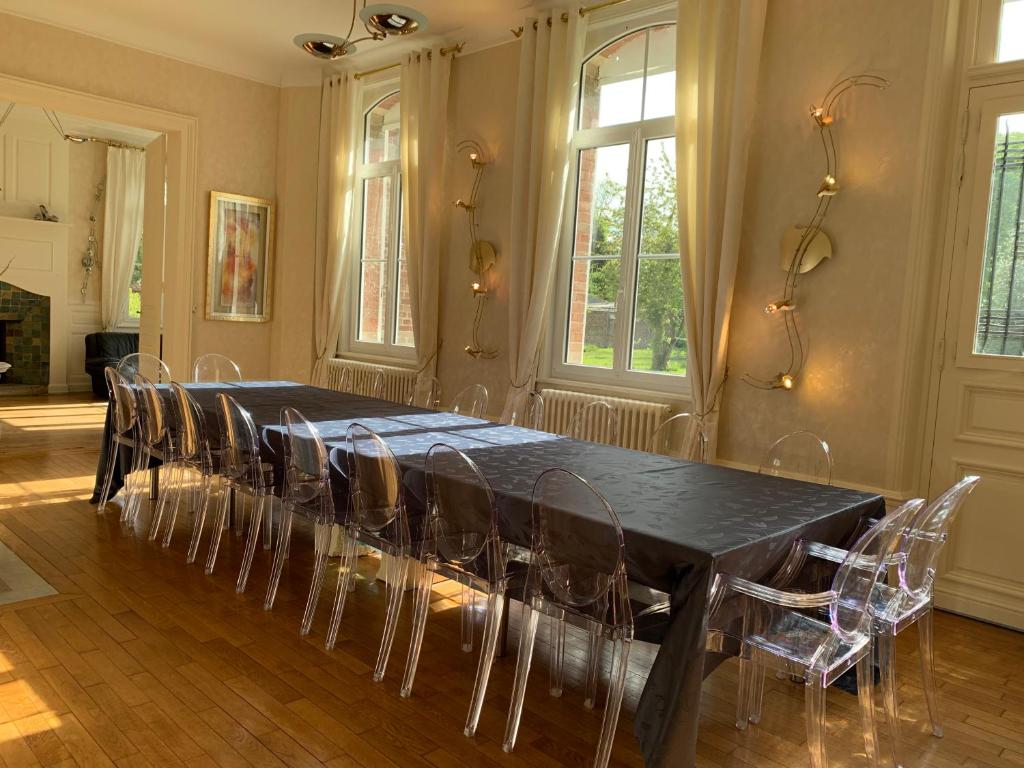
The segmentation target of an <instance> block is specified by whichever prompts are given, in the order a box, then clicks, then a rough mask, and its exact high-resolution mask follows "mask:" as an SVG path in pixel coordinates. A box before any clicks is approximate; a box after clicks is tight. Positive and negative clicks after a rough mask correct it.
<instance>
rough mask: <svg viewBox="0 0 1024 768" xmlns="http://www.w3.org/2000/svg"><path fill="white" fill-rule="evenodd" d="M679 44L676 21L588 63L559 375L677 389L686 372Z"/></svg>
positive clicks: (566, 249) (563, 290)
mask: <svg viewBox="0 0 1024 768" xmlns="http://www.w3.org/2000/svg"><path fill="white" fill-rule="evenodd" d="M675 35H676V31H675V24H661V25H656V26H650V27H646V28H643V29H639V30H637V31H633V32H630V33H629V34H627V35H625V36H623V37H619V38H617V39H615V40H613V41H612V42H610V43H607V44H606V45H604V46H603V47H601V48H600V49H599V50H598V51H596V52H595V53H593V54H592V55H591V56H590V57H588V58H587V59H586V61H584V63H583V68H582V72H581V75H582V79H581V94H580V104H579V123H578V126H577V130H576V131H575V134H574V137H573V149H574V154H575V162H576V168H575V170H576V174H575V181H576V184H575V199H574V201H573V202H574V205H573V208H572V212H573V218H572V219H571V220H570V224H571V227H569V228H567V229H568V230H570V231H567V232H566V234H565V238H564V241H563V242H564V245H563V257H564V261H563V265H564V266H563V267H562V269H561V275H560V280H561V283H560V291H559V293H560V296H561V303H560V310H561V313H562V318H563V319H564V323H562V324H560V328H559V332H560V333H561V338H560V339H559V340H558V341H557V343H555V344H554V345H553V346H554V348H555V350H556V352H555V359H554V360H553V368H554V369H555V371H554V372H555V373H556V374H557V375H559V376H560V377H565V378H573V379H581V380H585V381H594V382H604V383H620V384H626V385H632V386H638V387H641V388H654V389H657V388H659V387H663V388H666V389H671V388H673V386H674V387H676V388H678V384H677V383H676V384H673V382H677V377H680V376H685V374H686V330H685V325H684V322H683V297H682V282H681V279H680V267H679V225H678V215H677V211H676V162H675V135H674V134H675V118H674V115H675ZM668 377H673V378H668Z"/></svg>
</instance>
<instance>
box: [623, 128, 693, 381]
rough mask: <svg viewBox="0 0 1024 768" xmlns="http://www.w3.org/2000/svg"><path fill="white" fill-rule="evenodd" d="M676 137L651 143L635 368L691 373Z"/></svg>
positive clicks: (638, 288)
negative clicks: (680, 231) (679, 216)
mask: <svg viewBox="0 0 1024 768" xmlns="http://www.w3.org/2000/svg"><path fill="white" fill-rule="evenodd" d="M675 155H676V153H675V139H673V138H671V137H669V138H666V139H655V140H652V141H648V142H647V160H646V162H645V165H644V197H643V211H642V213H641V223H640V253H639V259H638V260H637V274H636V303H635V307H634V312H633V343H632V349H631V351H630V364H629V367H630V368H631V369H632V370H634V371H657V372H660V373H671V374H675V375H679V376H682V375H685V373H686V326H685V325H684V323H683V284H682V279H681V277H680V274H681V273H680V266H679V226H678V214H677V208H676V162H675Z"/></svg>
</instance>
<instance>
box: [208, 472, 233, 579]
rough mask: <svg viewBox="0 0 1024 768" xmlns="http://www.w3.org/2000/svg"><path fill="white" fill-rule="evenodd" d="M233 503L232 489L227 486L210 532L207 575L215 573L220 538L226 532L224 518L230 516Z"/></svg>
mask: <svg viewBox="0 0 1024 768" xmlns="http://www.w3.org/2000/svg"><path fill="white" fill-rule="evenodd" d="M230 503H231V492H230V489H228V488H225V489H224V493H222V494H221V498H220V506H219V507H217V516H216V517H215V518H214V519H213V530H212V531H211V532H210V551H209V553H208V554H207V555H206V575H207V576H209V575H210V574H212V573H213V566H214V565H215V564H216V563H217V551H218V550H219V549H220V539H221V536H223V534H224V520H225V519H226V518H227V516H228V506H229V505H230Z"/></svg>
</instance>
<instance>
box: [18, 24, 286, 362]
mask: <svg viewBox="0 0 1024 768" xmlns="http://www.w3.org/2000/svg"><path fill="white" fill-rule="evenodd" d="M0 72H3V73H4V74H7V75H13V76H16V77H22V78H26V79H29V80H35V81H39V82H43V83H49V84H52V85H57V86H63V87H65V88H70V89H73V90H77V91H84V92H87V93H95V94H98V95H102V96H107V97H110V98H114V99H120V100H123V101H127V102H132V103H135V104H142V105H146V106H151V107H156V108H160V109H165V110H168V111H172V112H178V113H182V114H186V115H192V116H195V117H197V118H198V120H199V142H198V143H199V150H198V152H199V154H198V189H199V195H198V199H197V200H196V201H195V205H196V229H195V242H194V243H193V244H192V251H193V254H192V255H193V258H194V285H193V306H194V308H195V312H194V315H193V326H192V353H193V355H199V354H202V353H203V352H213V351H217V352H226V353H228V354H230V355H231V356H232V357H234V358H235V359H236V360H237V361H238V362H239V364H240V365H241V366H242V370H243V372H244V373H245V374H246V375H248V376H253V377H258V376H266V375H267V374H268V373H269V368H270V365H269V363H270V354H269V353H270V338H271V324H255V323H228V322H214V321H207V320H205V319H204V309H205V282H206V239H207V229H208V221H209V193H210V191H211V190H214V189H216V190H221V191H226V192H236V193H241V194H247V195H256V196H259V197H270V198H273V197H275V194H276V172H277V165H276V164H277V129H278V100H279V96H280V89H278V88H275V87H272V86H269V85H262V84H259V83H255V82H252V81H249V80H244V79H242V78H238V77H233V76H231V75H225V74H221V73H219V72H214V71H212V70H208V69H204V68H202V67H197V66H193V65H190V64H184V63H182V62H179V61H175V60H173V59H168V58H164V57H162V56H156V55H153V54H149V53H143V52H141V51H138V50H135V49H133V48H128V47H125V46H120V45H115V44H112V43H108V42H106V41H103V40H100V39H97V38H93V37H88V36H86V35H81V34H78V33H75V32H69V31H67V30H63V29H58V28H56V27H51V26H47V25H45V24H40V23H37V22H33V21H28V20H26V19H22V18H18V17H15V16H9V15H5V14H0ZM274 309H275V316H276V311H277V307H275V308H274ZM174 373H175V374H176V375H181V374H180V373H179V372H177V371H175V372H174Z"/></svg>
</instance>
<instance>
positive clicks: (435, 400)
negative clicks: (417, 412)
mask: <svg viewBox="0 0 1024 768" xmlns="http://www.w3.org/2000/svg"><path fill="white" fill-rule="evenodd" d="M405 404H406V405H418V406H419V407H420V408H437V407H438V406H440V405H441V382H440V381H438V380H437V379H436V378H432V379H431V380H430V389H429V390H427V392H426V394H425V395H423V396H422V397H419V398H417V397H416V388H415V387H413V390H412V394H410V395H409V397H408V398H406V401H405Z"/></svg>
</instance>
